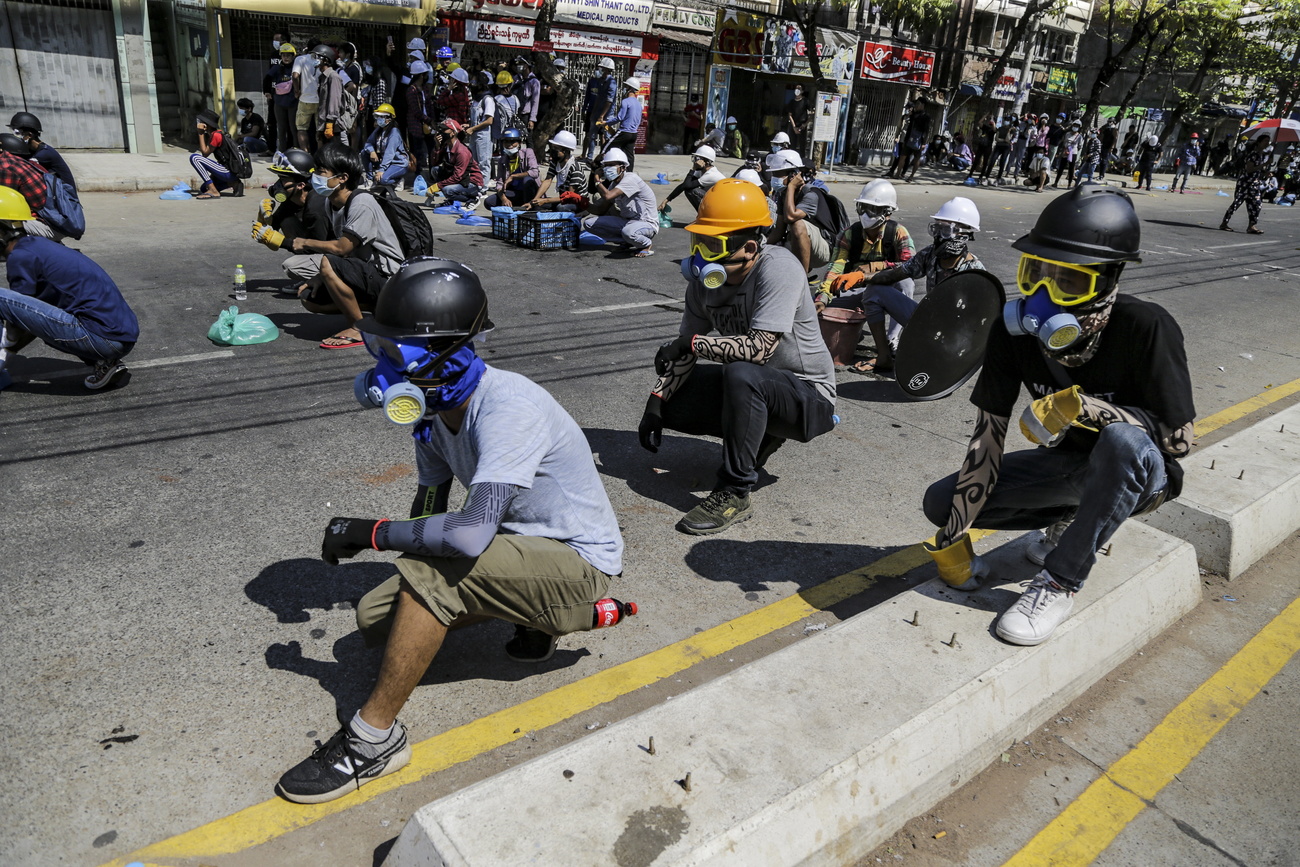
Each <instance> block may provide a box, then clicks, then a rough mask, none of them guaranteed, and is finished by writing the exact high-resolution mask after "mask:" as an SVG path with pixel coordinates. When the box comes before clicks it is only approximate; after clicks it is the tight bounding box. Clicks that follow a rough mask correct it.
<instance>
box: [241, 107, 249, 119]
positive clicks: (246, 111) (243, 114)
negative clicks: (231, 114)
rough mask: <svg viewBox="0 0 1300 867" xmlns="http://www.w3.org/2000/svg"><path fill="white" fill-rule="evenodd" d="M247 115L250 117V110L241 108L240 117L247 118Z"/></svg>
mask: <svg viewBox="0 0 1300 867" xmlns="http://www.w3.org/2000/svg"><path fill="white" fill-rule="evenodd" d="M247 115H248V109H246V108H241V109H240V110H239V116H240V117H246V116H247Z"/></svg>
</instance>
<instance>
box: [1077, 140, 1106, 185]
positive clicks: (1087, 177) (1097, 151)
mask: <svg viewBox="0 0 1300 867" xmlns="http://www.w3.org/2000/svg"><path fill="white" fill-rule="evenodd" d="M1100 161H1101V137H1100V136H1098V135H1097V131H1096V130H1095V129H1093V128H1092V127H1088V131H1087V132H1085V133H1084V134H1083V148H1082V150H1081V151H1080V153H1079V174H1078V176H1077V178H1078V182H1079V183H1081V184H1083V183H1092V173H1093V172H1095V171H1096V170H1097V165H1098V163H1099V162H1100Z"/></svg>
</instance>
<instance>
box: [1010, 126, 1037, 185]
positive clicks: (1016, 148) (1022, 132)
mask: <svg viewBox="0 0 1300 867" xmlns="http://www.w3.org/2000/svg"><path fill="white" fill-rule="evenodd" d="M1037 123H1038V118H1036V117H1035V116H1034V115H1032V114H1028V113H1027V114H1025V116H1024V117H1022V118H1020V120H1019V121H1017V122H1016V124H1015V127H1016V141H1015V144H1014V145H1012V148H1011V158H1010V159H1009V160H1008V162H1009V163H1010V164H1011V180H1013V181H1018V180H1020V173H1021V172H1022V171H1024V169H1025V154H1026V153H1027V152H1028V150H1029V136H1030V133H1032V132H1034V128H1035V125H1036V124H1037Z"/></svg>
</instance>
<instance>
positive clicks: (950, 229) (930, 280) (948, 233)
mask: <svg viewBox="0 0 1300 867" xmlns="http://www.w3.org/2000/svg"><path fill="white" fill-rule="evenodd" d="M930 220H931V222H930V237H931V238H932V239H933V242H932V243H931V244H930V246H928V247H925V248H923V249H921V250H920V251H918V252H917V253H916V255H915V256H913V257H912V258H911V259H909V260H907V261H906V262H904V263H903V264H902V265H899V266H898V267H897V268H886V269H885V270H883V271H877V272H876V273H874V274H872V275H871V276H870V277H868V278H867V282H868V283H871V284H874V285H877V286H888V285H891V284H897V283H899V282H900V281H902V280H905V279H907V278H911V279H913V280H917V279H920V278H921V277H924V278H925V292H926V294H927V295H928V294H930V293H931V292H933V291H934V287H935V286H937V285H938V284H939V283H940V282H941V281H943V280H945V279H947V278H948V277H951V276H952V275H953V274H957V273H960V272H962V271H969V270H971V269H972V268H979V269H982V268H983V267H984V264H983V263H982V262H980V260H979V258H978V257H977V256H976V255H975V254H974V253H971V252H969V251H968V250H967V249H966V248H967V246H968V245H969V244H970V242H971V241H973V240H975V233H976V232H978V231H979V230H980V212H979V209H978V208H976V207H975V203H974V202H972V201H971V200H970V199H967V198H964V197H962V196H957V197H956V198H953V199H950V200H948V201H946V202H944V203H943V207H941V208H939V210H938V211H935V213H934V215H933V216H931V217H930ZM876 300H877V301H878V302H881V303H882V306H884V308H885V311H886V312H888V313H889V315H890V316H891V317H892V318H893V320H894V321H895V322H896V323H898V325H899V326H901V327H902V328H906V327H907V323H908V322H910V321H911V319H912V314H913V313H915V312H916V307H917V304H919V303H920V302H919V301H917V300H916V299H915V298H913V297H912V295H911V294H910V293H904V292H898V293H895V294H887V293H881V294H880V295H877V296H876ZM871 334H872V336H874V337H875V338H876V358H875V361H874V362H864V363H862V364H858V365H855V366H854V370H857V371H858V372H859V373H872V372H876V373H883V372H885V371H888V370H893V369H894V347H893V345H892V344H891V343H890V341H889V339H888V338H887V336H886V334H885V327H884V322H883V320H881V321H880V322H878V323H877V324H876V325H875V326H873V327H872V329H871ZM895 340H897V338H895Z"/></svg>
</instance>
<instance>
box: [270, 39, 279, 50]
mask: <svg viewBox="0 0 1300 867" xmlns="http://www.w3.org/2000/svg"><path fill="white" fill-rule="evenodd" d="M271 50H272V51H279V50H280V43H279V42H277V41H276V40H274V39H272V40H271Z"/></svg>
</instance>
